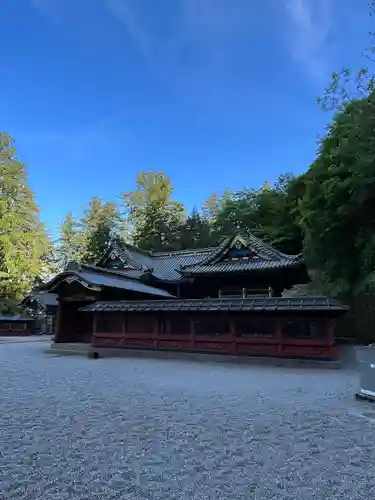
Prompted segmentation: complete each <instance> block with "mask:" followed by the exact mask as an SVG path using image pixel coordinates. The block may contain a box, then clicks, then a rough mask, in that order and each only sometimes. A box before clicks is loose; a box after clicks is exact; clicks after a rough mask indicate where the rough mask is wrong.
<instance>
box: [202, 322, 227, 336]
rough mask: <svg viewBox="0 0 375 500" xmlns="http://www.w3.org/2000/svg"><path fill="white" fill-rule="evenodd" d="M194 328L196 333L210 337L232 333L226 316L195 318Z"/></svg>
mask: <svg viewBox="0 0 375 500" xmlns="http://www.w3.org/2000/svg"><path fill="white" fill-rule="evenodd" d="M194 328H195V334H196V335H204V336H209V337H216V336H219V335H226V334H229V333H230V325H229V322H228V321H226V320H225V319H224V318H223V319H221V318H217V319H216V318H215V319H202V320H195V321H194Z"/></svg>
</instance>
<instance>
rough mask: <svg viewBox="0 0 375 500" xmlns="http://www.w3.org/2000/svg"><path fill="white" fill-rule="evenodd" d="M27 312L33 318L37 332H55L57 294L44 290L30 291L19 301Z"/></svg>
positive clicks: (51, 333)
mask: <svg viewBox="0 0 375 500" xmlns="http://www.w3.org/2000/svg"><path fill="white" fill-rule="evenodd" d="M21 306H22V307H23V308H24V310H25V312H26V313H27V314H30V316H32V317H33V318H35V329H36V331H37V332H38V333H44V334H47V335H54V334H55V333H56V314H57V306H58V303H57V295H55V294H54V293H46V292H32V293H30V294H29V295H28V296H27V297H25V298H24V300H23V301H22V302H21Z"/></svg>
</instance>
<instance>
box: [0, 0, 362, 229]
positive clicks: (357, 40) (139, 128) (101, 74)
mask: <svg viewBox="0 0 375 500" xmlns="http://www.w3.org/2000/svg"><path fill="white" fill-rule="evenodd" d="M367 4H368V0H0V8H1V18H0V27H1V29H0V39H1V40H0V42H1V47H2V48H3V50H2V51H1V52H2V54H1V67H2V75H1V81H0V89H1V99H0V116H1V125H0V129H2V130H4V131H7V132H8V133H10V134H11V135H12V136H13V137H14V138H15V140H16V146H17V149H18V156H19V157H20V159H21V160H23V161H25V162H26V163H27V165H28V168H29V177H30V182H31V185H32V187H33V188H34V190H35V192H36V197H37V202H38V203H39V205H40V207H41V214H42V218H43V220H44V221H45V222H46V223H47V226H48V228H49V230H50V231H52V232H53V233H55V232H56V228H57V226H58V224H59V222H60V221H61V219H62V217H63V216H64V215H65V214H66V213H67V212H68V211H73V213H75V214H77V215H79V213H80V210H81V209H82V207H83V206H84V205H85V204H86V203H87V201H88V199H89V198H90V197H91V196H93V195H98V196H100V197H102V198H103V199H105V200H107V199H114V198H115V197H117V196H118V195H119V194H120V193H121V192H123V191H128V190H131V189H132V188H133V187H134V184H135V177H136V173H137V172H138V171H139V170H148V169H153V170H157V171H160V170H162V171H165V172H166V173H167V174H168V175H169V176H170V178H171V179H172V181H173V185H174V187H175V198H176V199H178V200H180V201H183V202H184V203H185V204H186V206H187V208H188V209H191V208H192V207H193V206H194V205H198V206H199V205H200V204H201V203H202V202H203V201H204V200H205V199H207V198H208V196H209V195H210V194H212V193H213V192H220V191H222V190H223V189H225V188H226V187H229V188H232V189H237V188H241V187H243V186H252V187H258V186H259V185H261V184H262V183H263V181H265V180H269V181H273V180H274V179H275V178H276V177H277V175H278V174H279V173H282V172H285V171H293V172H295V173H300V172H302V171H304V170H305V169H306V168H307V167H308V165H309V163H310V162H311V161H312V160H313V158H314V155H315V151H316V139H317V136H318V135H319V134H321V133H322V132H323V130H324V125H325V123H326V122H327V120H328V118H329V117H328V116H327V114H325V113H324V112H322V111H321V110H320V109H319V108H318V106H317V105H316V103H315V98H316V96H317V95H319V94H321V93H322V89H323V88H324V87H325V84H326V83H327V81H328V80H329V75H330V73H331V72H332V71H334V70H336V69H340V68H341V67H342V66H343V65H347V66H351V67H360V66H361V65H362V64H364V63H365V62H366V61H365V60H363V58H362V57H361V50H362V49H363V48H364V47H366V45H367V44H368V38H367V32H368V31H369V30H370V29H371V19H370V18H369V17H368V9H367Z"/></svg>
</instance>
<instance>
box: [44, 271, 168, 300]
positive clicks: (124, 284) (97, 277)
mask: <svg viewBox="0 0 375 500" xmlns="http://www.w3.org/2000/svg"><path fill="white" fill-rule="evenodd" d="M69 277H73V278H74V277H75V278H77V279H78V280H82V281H83V282H84V283H87V284H89V285H98V286H105V287H108V288H121V289H123V290H130V291H134V292H139V293H145V294H148V295H155V296H160V297H169V298H174V296H173V295H172V294H170V293H169V292H167V291H165V290H161V289H160V288H156V287H154V286H150V285H145V284H144V283H141V282H139V281H135V280H130V279H128V278H126V277H124V276H121V275H118V274H117V273H114V272H111V271H110V272H106V271H105V270H101V269H95V267H94V266H78V267H77V269H76V270H69V269H67V270H66V271H64V272H63V273H60V274H58V275H57V276H56V277H55V278H53V279H52V280H51V281H50V282H49V283H47V284H46V285H43V286H42V287H41V289H44V290H48V291H52V290H54V289H55V288H56V287H57V286H58V285H59V284H60V283H61V282H63V281H64V280H66V279H67V278H69Z"/></svg>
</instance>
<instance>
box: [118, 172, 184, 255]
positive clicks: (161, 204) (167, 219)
mask: <svg viewBox="0 0 375 500" xmlns="http://www.w3.org/2000/svg"><path fill="white" fill-rule="evenodd" d="M172 193H173V188H172V185H171V181H170V180H169V179H168V177H167V176H166V174H164V173H162V172H152V171H149V172H140V173H139V174H138V176H137V180H136V189H135V190H134V191H132V192H128V193H123V195H122V197H123V201H124V204H125V208H126V211H127V215H128V221H129V224H130V226H131V229H132V239H133V242H134V244H135V245H137V246H138V247H139V248H142V249H144V250H151V249H152V250H155V251H162V250H170V249H174V248H176V247H178V246H179V243H178V230H179V227H180V224H181V222H182V220H183V218H184V208H183V205H182V204H181V203H178V202H176V201H173V200H172ZM176 240H177V241H176Z"/></svg>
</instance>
